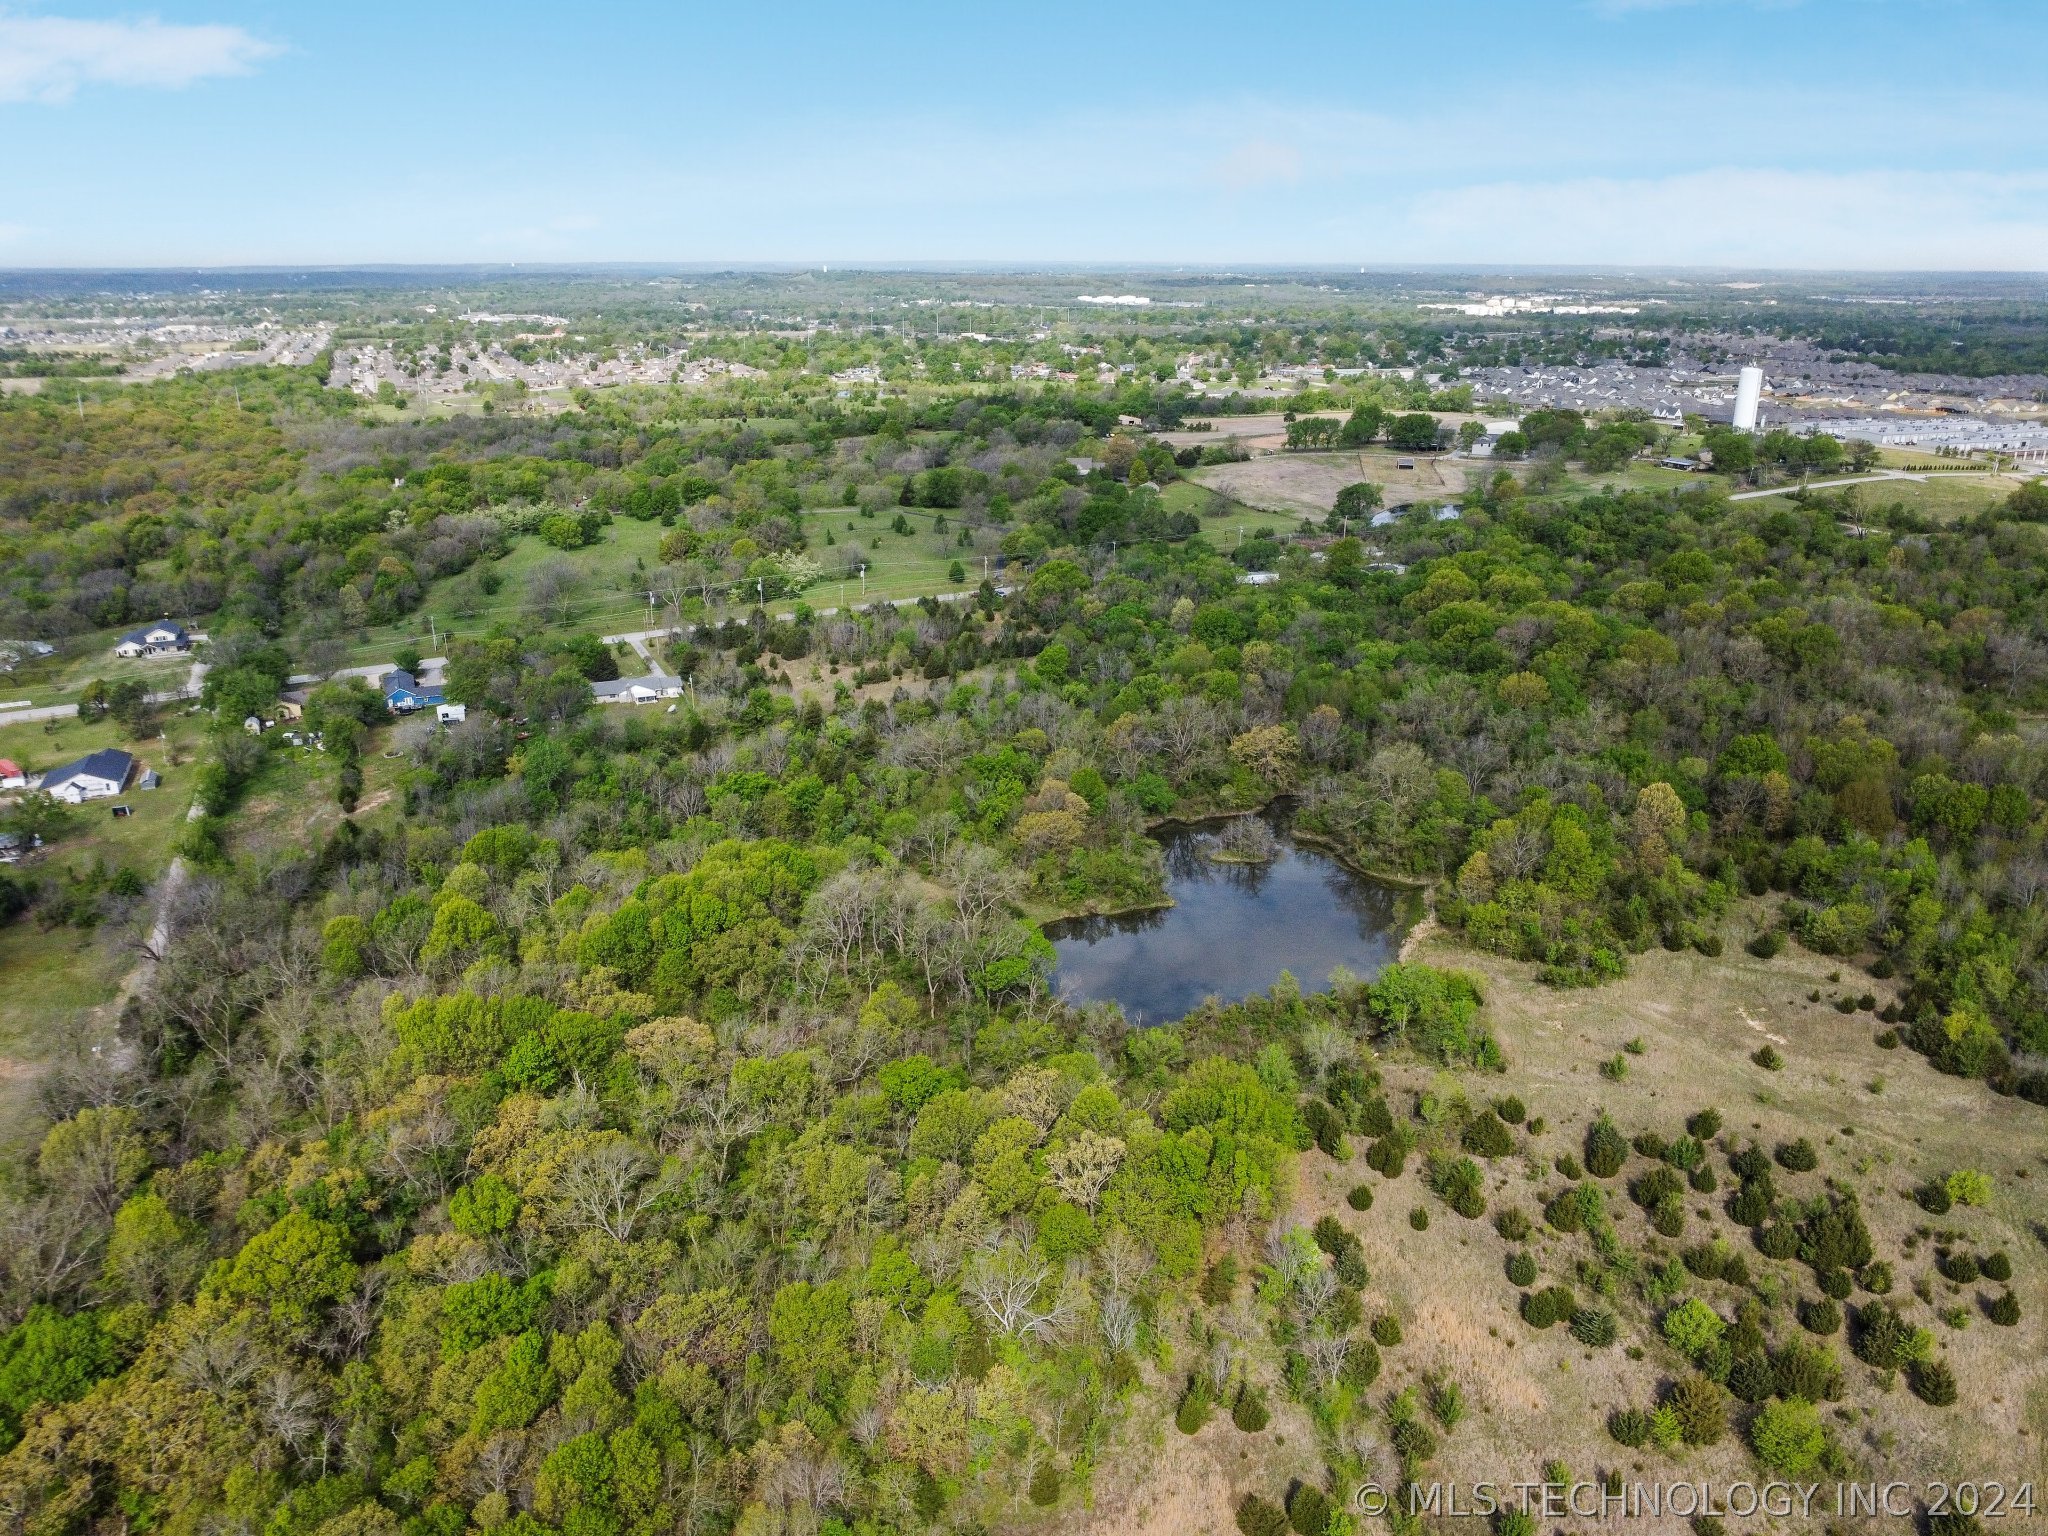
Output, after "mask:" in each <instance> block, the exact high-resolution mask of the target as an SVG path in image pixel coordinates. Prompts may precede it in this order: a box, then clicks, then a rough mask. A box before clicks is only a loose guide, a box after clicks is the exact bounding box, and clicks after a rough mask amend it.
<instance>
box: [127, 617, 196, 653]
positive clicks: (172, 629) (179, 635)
mask: <svg viewBox="0 0 2048 1536" xmlns="http://www.w3.org/2000/svg"><path fill="white" fill-rule="evenodd" d="M191 649H192V637H191V636H190V635H188V634H186V633H185V626H184V625H182V624H173V623H172V622H171V621H170V620H169V619H165V620H164V621H163V622H162V623H160V624H145V625H143V627H142V628H140V629H131V630H129V631H128V633H127V634H125V635H123V636H122V637H121V638H120V639H119V640H116V641H115V642H114V654H115V655H116V656H168V655H171V654H173V653H175V652H178V651H189V650H191Z"/></svg>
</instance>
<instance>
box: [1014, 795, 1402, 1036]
mask: <svg viewBox="0 0 2048 1536" xmlns="http://www.w3.org/2000/svg"><path fill="white" fill-rule="evenodd" d="M1267 824H1268V825H1269V826H1271V827H1272V828H1273V831H1274V833H1275V834H1276V836H1277V838H1278V841H1279V856H1278V857H1277V858H1275V859H1274V860H1272V861H1271V862H1270V863H1266V864H1224V863H1218V862H1217V861H1216V860H1214V859H1212V858H1210V857H1209V852H1210V850H1211V849H1213V848H1214V847H1215V846H1216V844H1217V838H1218V835H1219V834H1220V833H1221V831H1222V828H1223V826H1224V825H1225V824H1224V823H1221V822H1204V823H1199V824H1197V825H1194V826H1188V827H1178V828H1171V829H1163V830H1161V831H1160V832H1158V833H1155V834H1154V835H1155V836H1156V837H1157V839H1158V841H1159V844H1160V847H1161V849H1162V851H1163V852H1164V854H1165V856H1166V894H1167V895H1168V896H1170V897H1171V898H1172V899H1173V903H1174V904H1173V905H1172V906H1171V907H1168V908H1165V909H1163V910H1161V911H1157V912H1136V913H1131V914H1129V915H1127V916H1122V917H1076V918H1068V919H1065V920H1064V921H1061V922H1056V923H1048V924H1046V927H1045V936H1046V937H1047V938H1048V939H1050V940H1052V943H1053V948H1054V949H1055V950H1057V951H1058V953H1059V965H1058V968H1057V969H1055V970H1054V972H1053V984H1054V985H1055V986H1056V987H1058V988H1059V990H1060V991H1061V993H1062V994H1064V995H1065V996H1067V997H1069V998H1072V999H1074V1000H1076V1001H1102V1000H1109V1001H1114V1002H1118V1003H1121V1004H1123V1010H1124V1016H1125V1017H1126V1018H1128V1019H1129V1020H1130V1021H1131V1022H1132V1023H1133V1024H1164V1023H1169V1022H1171V1021H1172V1020H1174V1019H1177V1018H1180V1017H1181V1016H1182V1015H1183V1014H1186V1013H1188V1012H1190V1011H1191V1010H1193V1009H1194V1008H1196V1007H1197V1006H1198V1005H1199V1004H1200V1003H1201V1001H1202V999H1203V998H1204V997H1207V996H1209V995H1210V994H1211V993H1214V994H1215V995H1216V996H1218V997H1221V998H1224V999H1226V1000H1234V999H1236V998H1241V997H1247V996H1249V995H1251V994H1252V993H1254V992H1263V991H1264V990H1265V989H1266V988H1268V987H1270V986H1271V985H1272V984H1273V983H1274V982H1275V981H1277V980H1278V979H1279V977H1280V973H1281V972H1282V971H1283V970H1284V971H1291V972H1293V973H1294V978H1295V980H1297V981H1299V982H1300V983H1301V985H1302V988H1303V990H1304V991H1310V992H1320V991H1325V990H1327V989H1328V987H1329V984H1330V972H1331V971H1332V970H1333V969H1335V968H1336V967H1337V966H1340V965H1342V966H1346V967H1348V968H1349V969H1350V970H1352V971H1353V972H1354V973H1356V974H1357V975H1360V976H1372V975H1376V974H1377V973H1378V972H1379V970H1380V968H1381V967H1382V966H1384V965H1385V964H1386V963H1387V962H1388V961H1389V960H1392V959H1393V958H1394V956H1395V955H1396V954H1398V953H1399V951H1400V948H1401V940H1402V938H1403V936H1404V935H1405V934H1406V933H1407V931H1408V928H1409V925H1410V924H1411V923H1412V922H1413V921H1414V919H1415V915H1416V913H1415V905H1416V901H1415V897H1414V895H1413V894H1412V893H1410V892H1405V891H1401V890H1397V889H1395V888H1394V887H1392V886H1387V885H1382V884H1380V883H1379V882H1378V881H1376V880H1369V879H1367V878H1365V877H1364V876H1363V875H1355V874H1353V873H1352V872H1351V871H1349V870H1347V869H1346V868H1345V867H1344V866H1343V865H1341V864H1339V863H1338V862H1337V861H1336V860H1335V859H1333V858H1331V857H1330V856H1329V855H1327V854H1324V853H1320V852H1318V851H1316V850H1315V849H1313V848H1305V847H1303V846H1301V845H1300V844H1298V843H1296V842H1295V841H1294V840H1293V839H1292V838H1291V837H1290V836H1289V835H1288V832H1287V821H1286V817H1285V815H1284V813H1281V812H1278V811H1272V812H1268V813H1267Z"/></svg>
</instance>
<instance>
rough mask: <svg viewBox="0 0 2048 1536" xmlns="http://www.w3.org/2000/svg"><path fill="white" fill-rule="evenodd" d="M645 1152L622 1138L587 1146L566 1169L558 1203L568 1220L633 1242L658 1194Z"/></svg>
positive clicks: (617, 1239) (556, 1195)
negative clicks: (637, 1229)
mask: <svg viewBox="0 0 2048 1536" xmlns="http://www.w3.org/2000/svg"><path fill="white" fill-rule="evenodd" d="M652 1172H653V1169H652V1167H651V1166H650V1159H649V1158H648V1156H647V1153H646V1152H645V1151H643V1150H642V1149H641V1148H640V1147H639V1146H637V1145H635V1144H634V1143H633V1142H630V1141H626V1140H623V1139H620V1140H613V1141H602V1142H599V1143H598V1144H597V1145H596V1146H593V1147H590V1148H588V1149H587V1150H586V1151H584V1152H583V1153H582V1154H581V1155H580V1156H578V1157H577V1158H576V1159H575V1160H574V1161H572V1162H571V1163H570V1164H569V1166H568V1167H567V1168H565V1169H564V1170H563V1171H562V1175H561V1178H560V1181H559V1183H558V1187H557V1189H556V1191H555V1204H556V1208H557V1210H558V1211H559V1212H560V1213H561V1216H562V1219H563V1221H564V1224H565V1225H567V1226H570V1227H575V1228H580V1229H584V1230H591V1231H598V1232H602V1233H604V1234H605V1236H607V1237H609V1238H611V1239H612V1241H614V1242H618V1243H630V1242H631V1241H632V1240H633V1231H634V1229H635V1228H636V1227H637V1226H638V1225H639V1223H640V1218H641V1217H642V1216H643V1215H645V1214H646V1212H647V1208H648V1207H649V1206H651V1205H653V1204H654V1202H655V1201H656V1200H657V1199H659V1198H660V1196H661V1193H662V1190H661V1186H660V1185H659V1183H657V1182H656V1181H654V1180H653V1179H652V1178H651V1177H650V1175H651V1174H652Z"/></svg>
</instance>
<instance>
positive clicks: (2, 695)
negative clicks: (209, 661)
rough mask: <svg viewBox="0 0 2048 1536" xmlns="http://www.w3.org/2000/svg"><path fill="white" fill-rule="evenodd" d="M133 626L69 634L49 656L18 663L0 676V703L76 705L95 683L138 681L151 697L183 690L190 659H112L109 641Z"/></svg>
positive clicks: (154, 657) (145, 657)
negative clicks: (89, 684)
mask: <svg viewBox="0 0 2048 1536" xmlns="http://www.w3.org/2000/svg"><path fill="white" fill-rule="evenodd" d="M134 627H135V626H134V625H132V624H124V625H122V626H121V627H120V628H119V629H105V630H97V631H94V632H93V633H91V634H83V635H69V636H66V637H65V638H64V639H62V640H59V641H56V642H54V643H55V644H56V646H57V652H56V654H55V655H53V656H44V657H39V658H37V659H36V660H33V661H26V662H23V663H22V664H21V665H20V666H18V667H16V668H15V669H14V671H12V672H10V673H8V674H6V675H5V676H4V677H0V702H5V703H14V702H16V701H18V700H26V701H27V702H29V703H31V704H39V705H40V704H71V703H76V702H77V699H78V693H79V690H80V689H82V688H84V687H85V685H86V684H87V683H89V682H92V681H93V680H94V679H96V678H103V679H105V680H106V681H107V682H109V683H119V682H125V681H126V680H127V679H129V678H140V679H142V681H143V682H145V683H147V684H148V685H149V688H150V691H151V692H152V693H161V692H166V691H168V690H171V689H174V688H182V687H184V686H185V681H186V679H187V678H188V677H189V676H190V674H191V671H192V657H191V656H189V655H188V656H137V657H134V658H132V659H131V658H128V657H123V656H116V655H115V654H114V642H115V641H116V640H117V639H119V638H120V637H121V636H122V635H124V634H126V633H127V632H128V631H129V630H131V629H133V628H134Z"/></svg>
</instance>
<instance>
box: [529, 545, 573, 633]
mask: <svg viewBox="0 0 2048 1536" xmlns="http://www.w3.org/2000/svg"><path fill="white" fill-rule="evenodd" d="M578 584H579V578H578V576H577V574H576V568H575V567H574V566H572V565H571V564H569V562H568V561H566V560H545V561H543V562H541V564H539V565H537V566H535V567H534V568H533V574H532V575H530V576H528V577H527V578H526V601H527V604H528V606H529V607H531V608H532V609H533V612H534V616H535V617H536V618H539V619H540V620H542V621H543V622H544V623H548V624H564V623H567V622H568V620H569V616H570V614H571V613H572V612H574V611H575V606H576V588H577V586H578Z"/></svg>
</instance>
